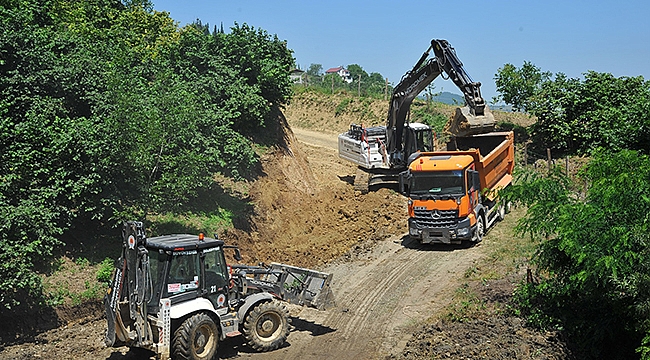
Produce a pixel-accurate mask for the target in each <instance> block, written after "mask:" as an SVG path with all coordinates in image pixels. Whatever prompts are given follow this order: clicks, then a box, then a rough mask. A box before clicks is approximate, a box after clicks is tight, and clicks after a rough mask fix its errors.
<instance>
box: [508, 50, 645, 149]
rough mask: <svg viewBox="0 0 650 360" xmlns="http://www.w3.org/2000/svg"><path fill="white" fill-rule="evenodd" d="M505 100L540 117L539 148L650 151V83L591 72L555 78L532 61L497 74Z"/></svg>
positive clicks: (536, 127) (537, 127)
mask: <svg viewBox="0 0 650 360" xmlns="http://www.w3.org/2000/svg"><path fill="white" fill-rule="evenodd" d="M495 79H496V82H497V91H499V93H500V94H501V95H500V96H501V98H502V99H503V100H504V101H506V103H509V104H512V105H514V106H515V107H516V108H519V109H524V110H526V111H527V112H529V113H530V114H531V115H534V116H536V117H537V122H536V123H535V124H534V125H533V127H532V134H533V140H534V141H535V143H536V144H538V145H539V146H540V147H550V148H553V149H556V150H560V151H563V152H568V153H581V154H586V153H588V152H589V151H591V150H593V149H595V148H597V147H601V146H602V147H609V148H611V149H614V150H620V149H635V150H641V151H646V152H647V151H648V149H650V116H648V110H650V83H648V82H647V81H645V80H644V79H643V77H641V76H638V77H619V78H617V77H614V76H613V75H612V74H609V73H598V72H595V71H588V72H586V73H585V74H584V80H582V79H578V78H567V77H566V75H564V74H562V73H557V74H556V75H555V77H554V78H553V77H551V75H550V73H548V72H542V71H541V70H540V69H539V68H537V67H535V66H534V65H532V64H531V63H529V62H525V63H524V66H522V68H521V69H517V68H516V67H514V66H513V65H510V64H506V65H505V66H504V67H503V68H501V69H499V72H498V73H497V75H496V77H495Z"/></svg>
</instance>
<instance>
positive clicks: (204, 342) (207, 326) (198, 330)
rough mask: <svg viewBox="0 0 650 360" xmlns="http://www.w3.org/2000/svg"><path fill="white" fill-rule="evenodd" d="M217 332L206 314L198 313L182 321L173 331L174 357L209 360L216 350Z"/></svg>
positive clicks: (188, 359) (189, 359)
mask: <svg viewBox="0 0 650 360" xmlns="http://www.w3.org/2000/svg"><path fill="white" fill-rule="evenodd" d="M218 342H219V332H218V330H217V325H216V324H215V323H214V321H213V320H212V318H211V317H209V316H208V315H207V314H204V313H199V314H196V315H194V316H192V317H190V318H189V319H187V320H185V321H183V323H182V324H181V326H179V327H178V329H176V331H175V332H174V342H173V352H174V357H175V358H176V359H183V360H209V359H212V358H213V357H214V355H215V354H216V352H217V346H218Z"/></svg>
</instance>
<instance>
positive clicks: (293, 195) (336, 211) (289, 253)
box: [223, 128, 406, 267]
mask: <svg viewBox="0 0 650 360" xmlns="http://www.w3.org/2000/svg"><path fill="white" fill-rule="evenodd" d="M285 130H286V131H287V134H288V136H287V147H286V148H285V149H276V150H274V151H272V152H270V153H269V154H267V155H265V156H264V157H263V159H262V161H263V163H264V169H263V170H264V173H265V176H263V177H261V178H259V179H258V180H257V181H256V182H255V183H254V184H253V185H252V188H251V190H250V198H251V202H252V203H253V204H254V213H253V214H252V216H251V218H250V219H249V221H248V223H249V224H250V225H251V228H250V229H233V230H230V231H228V232H227V233H226V234H225V235H224V236H223V237H224V238H225V240H226V241H227V242H228V243H233V244H237V245H238V246H239V247H240V248H241V249H242V253H243V254H244V256H245V258H244V260H243V261H244V262H246V263H249V264H251V263H257V262H265V263H269V262H271V261H274V262H285V263H289V264H291V265H296V266H303V267H314V266H318V265H322V264H325V263H327V262H329V261H331V260H333V259H335V258H338V257H339V256H341V255H343V254H344V253H346V252H347V251H348V250H349V249H350V248H351V247H352V246H354V245H355V244H356V243H359V242H361V241H362V240H366V239H371V240H382V239H385V238H387V237H388V236H390V235H391V234H399V233H402V232H404V231H406V227H405V225H406V224H405V222H404V221H403V217H404V215H405V213H406V210H405V201H404V199H403V198H401V197H400V196H399V195H398V194H397V193H395V192H394V191H390V190H388V189H381V190H380V191H377V192H372V193H370V194H367V195H361V194H360V193H358V192H357V193H355V191H354V190H353V188H352V186H351V183H352V182H353V180H354V179H353V176H352V175H351V174H354V172H355V168H354V167H353V166H352V165H351V164H349V163H347V162H345V161H343V160H341V159H339V158H338V156H337V155H336V153H335V152H334V151H333V149H331V148H330V149H325V148H322V147H317V146H308V145H305V144H301V143H299V142H298V141H297V140H296V137H295V136H294V134H293V132H292V131H291V130H290V129H288V128H287V129H285ZM307 157H309V159H310V160H309V161H307ZM246 256H248V257H246Z"/></svg>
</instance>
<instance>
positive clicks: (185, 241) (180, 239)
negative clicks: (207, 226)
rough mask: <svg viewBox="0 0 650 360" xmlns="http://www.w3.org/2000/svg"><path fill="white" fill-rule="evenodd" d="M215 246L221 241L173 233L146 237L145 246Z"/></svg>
mask: <svg viewBox="0 0 650 360" xmlns="http://www.w3.org/2000/svg"><path fill="white" fill-rule="evenodd" d="M216 246H223V241H222V240H219V239H213V238H209V237H204V238H203V240H200V239H199V235H189V234H174V235H164V236H156V237H152V238H148V239H147V247H153V248H156V249H163V250H169V251H184V250H200V249H208V248H213V247H216Z"/></svg>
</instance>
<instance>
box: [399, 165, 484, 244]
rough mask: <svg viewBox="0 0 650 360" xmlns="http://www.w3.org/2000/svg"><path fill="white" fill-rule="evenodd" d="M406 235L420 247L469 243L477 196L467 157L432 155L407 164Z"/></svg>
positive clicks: (471, 169)
mask: <svg viewBox="0 0 650 360" xmlns="http://www.w3.org/2000/svg"><path fill="white" fill-rule="evenodd" d="M409 168H412V171H411V172H410V176H408V177H407V180H406V181H407V184H406V187H407V188H408V193H409V202H408V210H409V234H410V236H411V237H413V238H417V239H419V240H420V241H421V242H422V243H431V242H441V243H453V242H458V241H461V240H470V238H471V236H472V234H473V233H475V230H476V226H477V221H476V219H477V215H476V213H475V211H473V210H474V209H475V208H476V206H477V205H478V202H479V201H478V200H479V198H480V196H481V194H480V185H479V184H477V183H476V179H477V177H476V176H475V173H476V171H475V170H474V158H473V157H472V156H470V155H456V156H452V155H450V154H446V155H432V156H428V157H420V158H419V159H416V160H415V161H413V162H412V163H411V164H410V167H409Z"/></svg>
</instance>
